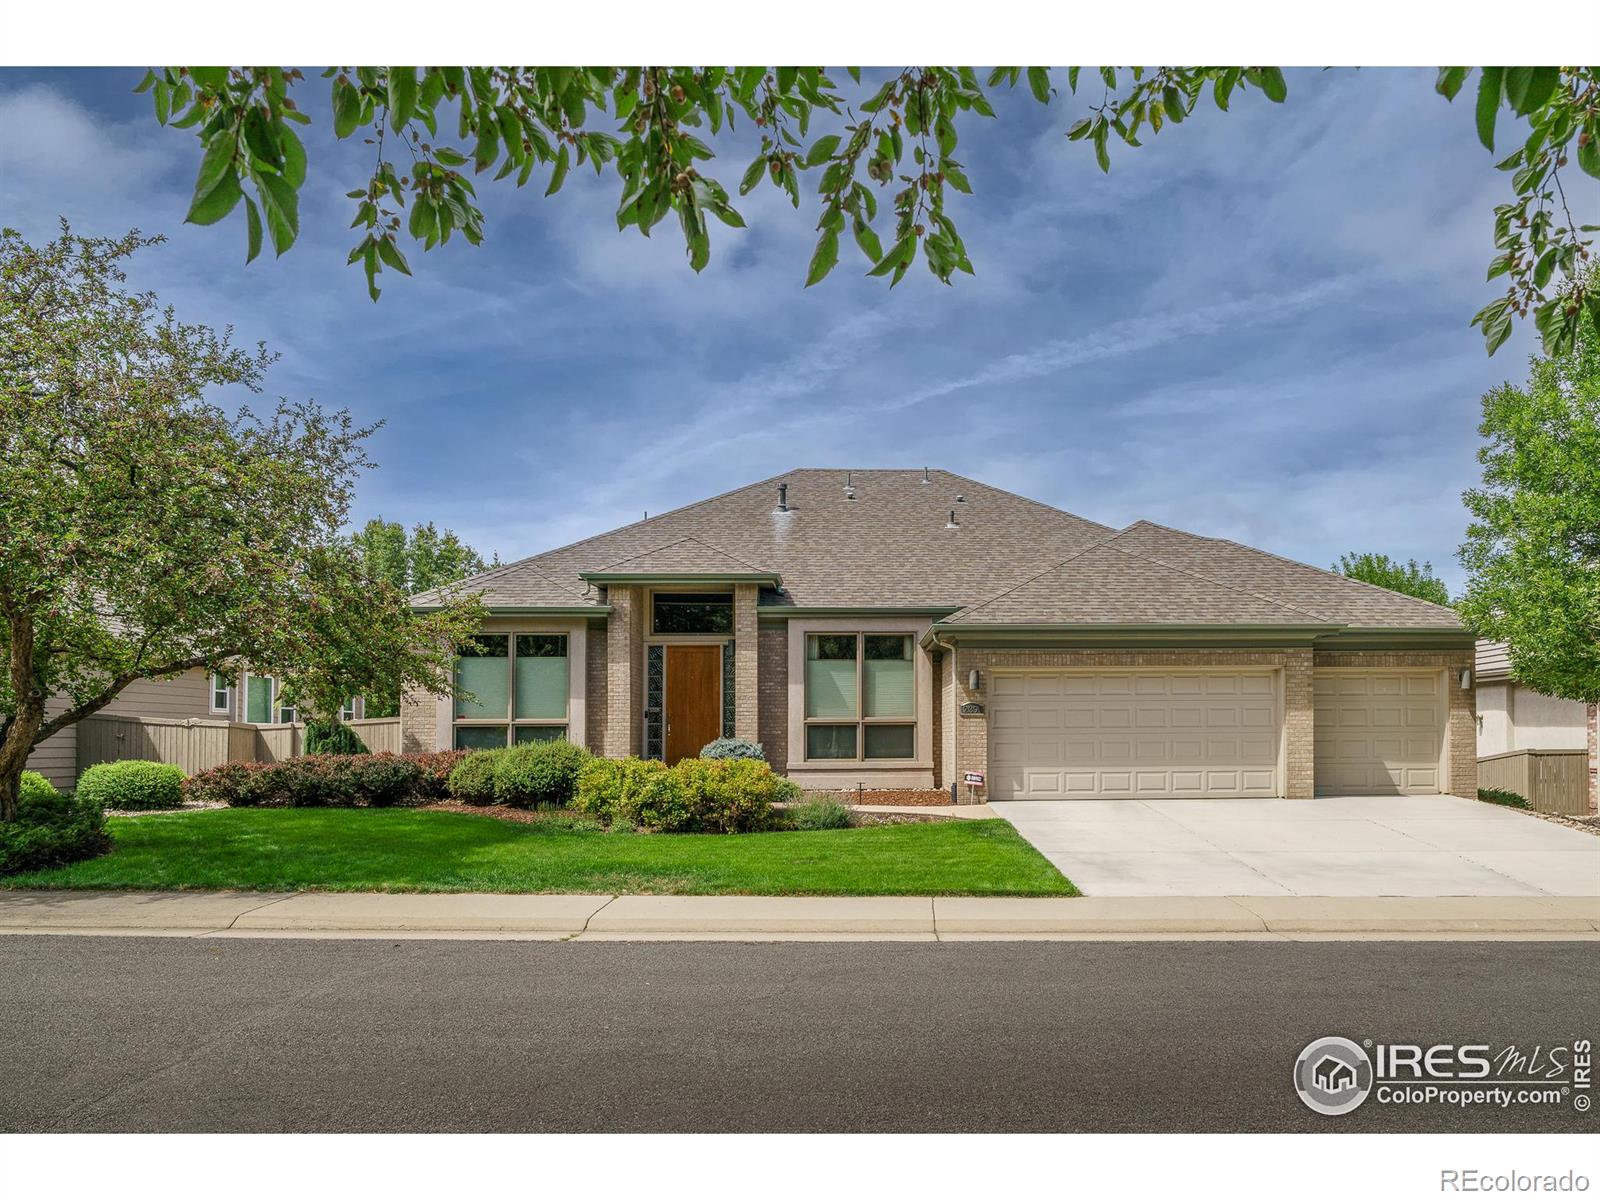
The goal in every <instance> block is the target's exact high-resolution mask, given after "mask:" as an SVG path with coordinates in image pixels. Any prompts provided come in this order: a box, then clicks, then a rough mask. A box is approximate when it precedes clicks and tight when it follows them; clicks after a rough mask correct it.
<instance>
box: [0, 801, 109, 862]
mask: <svg viewBox="0 0 1600 1200" xmlns="http://www.w3.org/2000/svg"><path fill="white" fill-rule="evenodd" d="M50 793H51V794H49V795H46V794H45V793H44V792H43V791H41V790H39V789H37V788H36V789H34V790H33V793H32V795H31V797H30V799H29V803H28V808H27V812H26V815H24V813H23V812H22V810H20V809H19V811H18V814H17V820H15V821H7V822H5V823H3V824H0V875H15V874H18V873H19V872H22V871H40V870H46V869H48V868H50V867H61V866H65V865H66V864H67V863H73V862H78V861H79V860H80V859H85V858H93V857H94V856H95V855H97V854H104V853H105V852H106V851H107V850H109V849H110V848H111V839H110V838H108V837H107V836H106V817H105V813H104V811H102V810H101V808H100V806H99V805H98V804H96V803H94V802H93V801H92V800H85V799H82V798H72V799H69V798H68V797H66V796H63V795H62V794H61V793H60V792H57V791H56V790H55V789H54V788H51V789H50Z"/></svg>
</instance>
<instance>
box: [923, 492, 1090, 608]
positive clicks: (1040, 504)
mask: <svg viewBox="0 0 1600 1200" xmlns="http://www.w3.org/2000/svg"><path fill="white" fill-rule="evenodd" d="M915 469H916V468H915V467H913V468H912V470H915ZM934 470H936V471H939V472H940V473H941V474H944V475H948V476H950V478H951V479H959V480H961V482H962V483H971V484H976V485H977V486H978V487H981V488H987V489H988V490H989V491H991V492H999V493H1000V494H1001V495H1004V496H1010V497H1011V498H1012V499H1013V500H1021V501H1022V502H1023V503H1024V504H1032V505H1033V506H1034V507H1036V508H1044V509H1048V510H1049V511H1051V512H1054V513H1060V514H1061V515H1062V516H1064V517H1071V518H1072V519H1073V520H1074V521H1082V522H1083V523H1084V524H1085V525H1093V526H1094V527H1095V528H1097V529H1105V530H1108V531H1110V532H1112V533H1116V532H1120V531H1118V530H1115V529H1113V528H1112V526H1110V525H1106V524H1103V523H1102V522H1100V521H1093V520H1090V519H1089V518H1088V517H1084V516H1080V515H1079V514H1077V513H1075V512H1068V511H1067V510H1066V509H1064V508H1058V507H1056V506H1055V505H1054V504H1046V503H1045V502H1044V501H1043V500H1035V499H1034V498H1033V497H1032V496H1024V495H1023V494H1022V493H1021V492H1013V491H1011V490H1009V489H1008V488H1003V487H995V485H994V484H992V483H985V482H984V481H983V480H981V479H973V478H972V477H971V476H970V475H958V474H956V473H955V472H954V471H946V470H944V469H943V468H940V467H935V468H934ZM1002 594H1004V593H1002Z"/></svg>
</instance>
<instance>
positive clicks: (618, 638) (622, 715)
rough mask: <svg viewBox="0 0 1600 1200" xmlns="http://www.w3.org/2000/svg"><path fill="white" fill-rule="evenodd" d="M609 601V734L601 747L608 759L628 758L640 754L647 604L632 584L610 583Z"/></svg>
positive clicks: (607, 695) (607, 659)
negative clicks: (642, 664)
mask: <svg viewBox="0 0 1600 1200" xmlns="http://www.w3.org/2000/svg"><path fill="white" fill-rule="evenodd" d="M606 600H607V603H609V604H610V605H611V615H610V616H609V617H607V618H606V639H605V641H606V725H605V730H606V735H605V742H604V746H603V747H602V749H603V751H604V753H605V755H606V756H607V757H608V758H626V757H627V756H628V755H630V754H638V753H639V735H640V727H641V724H642V714H643V708H644V706H643V697H644V680H643V679H642V678H640V674H641V671H642V666H641V664H640V661H639V660H640V656H641V654H642V650H641V647H642V646H643V644H644V624H643V616H644V603H643V597H642V595H641V594H640V589H639V588H638V587H635V586H633V585H613V586H611V587H610V588H608V589H607V592H606Z"/></svg>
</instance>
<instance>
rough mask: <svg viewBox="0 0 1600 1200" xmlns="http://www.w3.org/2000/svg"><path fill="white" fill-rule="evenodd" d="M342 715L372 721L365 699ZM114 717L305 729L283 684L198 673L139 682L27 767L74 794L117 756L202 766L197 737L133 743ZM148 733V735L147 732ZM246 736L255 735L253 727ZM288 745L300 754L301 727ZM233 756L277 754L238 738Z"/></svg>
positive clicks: (51, 708) (52, 709) (38, 752)
mask: <svg viewBox="0 0 1600 1200" xmlns="http://www.w3.org/2000/svg"><path fill="white" fill-rule="evenodd" d="M65 707H66V701H65V700H64V699H56V700H53V701H51V703H50V704H49V705H48V707H47V709H46V712H47V713H48V714H49V715H50V716H54V715H55V714H57V713H59V712H60V711H61V710H62V709H63V708H65ZM341 715H342V716H343V718H344V719H345V720H350V721H355V720H360V719H361V718H362V717H363V716H365V712H364V707H363V704H362V701H361V700H360V698H357V699H355V700H353V701H351V702H350V703H349V704H348V705H347V706H346V707H345V710H344V713H343V714H341ZM113 718H124V720H123V721H122V722H121V725H122V726H127V725H128V724H129V719H131V720H133V721H137V722H139V723H141V724H143V725H145V726H147V727H149V728H150V729H153V728H154V727H155V726H156V725H177V724H183V725H185V726H187V727H188V728H191V729H192V728H195V727H196V726H197V725H209V726H214V725H224V726H227V725H232V726H252V727H259V728H272V727H280V728H282V727H294V726H298V725H299V723H300V718H299V714H298V713H297V712H296V711H295V709H294V707H293V706H292V705H289V704H285V703H283V695H282V688H281V685H280V683H279V681H278V680H275V679H273V678H272V677H271V676H269V675H255V674H252V673H250V672H248V671H242V672H240V673H239V675H238V676H236V677H235V678H233V679H231V680H230V679H228V678H227V677H225V676H223V675H220V674H217V673H215V672H208V671H204V670H201V669H199V668H196V669H193V670H189V671H185V672H183V674H181V675H175V676H173V677H172V678H170V679H139V680H135V681H134V682H133V683H131V684H129V685H128V686H127V687H126V688H124V689H123V690H122V691H121V692H119V693H118V694H117V697H116V699H114V700H112V701H111V703H110V704H108V705H106V706H105V707H104V708H103V709H101V710H100V711H99V712H98V713H96V714H95V715H93V716H91V717H88V718H86V719H85V720H83V721H80V722H78V723H77V724H74V725H69V726H67V728H65V729H63V730H61V731H60V732H59V733H57V734H55V735H54V736H52V737H49V738H46V739H45V740H44V741H43V742H41V743H40V744H39V745H38V746H36V747H35V748H34V751H33V753H32V754H31V755H29V756H28V763H27V769H28V770H30V771H38V772H39V773H40V774H42V775H44V777H45V778H47V779H49V780H50V782H51V783H53V784H55V785H56V786H57V787H61V788H69V787H72V786H73V785H74V784H75V783H76V782H77V778H78V775H79V773H80V772H81V771H82V770H84V769H85V768H86V767H88V766H89V765H91V764H92V763H94V762H103V761H108V760H110V759H115V758H154V759H160V760H164V761H176V762H179V763H180V765H182V766H184V767H185V768H186V769H193V768H194V767H195V766H196V765H198V764H197V762H196V761H195V760H194V759H193V757H192V754H191V747H190V745H189V743H190V742H191V741H193V739H191V738H181V737H174V736H170V735H169V736H168V737H166V738H160V737H154V736H149V737H147V736H134V737H131V738H130V736H129V732H130V731H129V730H128V729H127V728H122V727H116V728H113V726H115V725H116V724H117V723H116V722H114V721H113ZM142 732H148V729H147V730H145V731H142ZM244 732H246V733H248V732H250V731H249V730H248V729H246V730H245V731H244ZM102 733H103V734H104V735H105V736H104V738H100V739H99V740H100V741H109V742H110V743H112V744H110V745H105V746H102V745H99V744H98V742H97V740H96V739H97V735H99V734H102ZM282 740H283V741H284V744H285V748H286V749H287V750H288V752H290V753H292V752H293V749H294V748H297V734H296V732H295V730H294V729H289V732H288V733H287V735H286V737H285V738H284V739H282ZM224 742H225V740H224ZM91 743H95V744H91ZM220 744H224V743H223V742H219V745H220ZM233 751H234V753H231V754H230V753H228V752H226V751H224V752H223V756H222V758H219V759H218V761H222V760H223V758H226V757H235V758H261V757H275V755H274V754H273V753H272V751H271V750H270V749H268V748H265V747H260V746H257V745H256V740H255V739H243V740H241V739H237V738H236V739H235V742H234V746H233ZM205 765H211V764H210V763H206V764H205Z"/></svg>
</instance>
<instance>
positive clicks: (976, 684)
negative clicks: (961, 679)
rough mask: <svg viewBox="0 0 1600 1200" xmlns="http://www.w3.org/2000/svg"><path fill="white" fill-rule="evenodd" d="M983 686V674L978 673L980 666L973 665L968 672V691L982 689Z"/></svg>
mask: <svg viewBox="0 0 1600 1200" xmlns="http://www.w3.org/2000/svg"><path fill="white" fill-rule="evenodd" d="M982 687H983V676H982V675H979V674H978V668H977V667H973V668H972V670H970V671H968V672H967V691H969V692H976V691H980V690H982Z"/></svg>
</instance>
